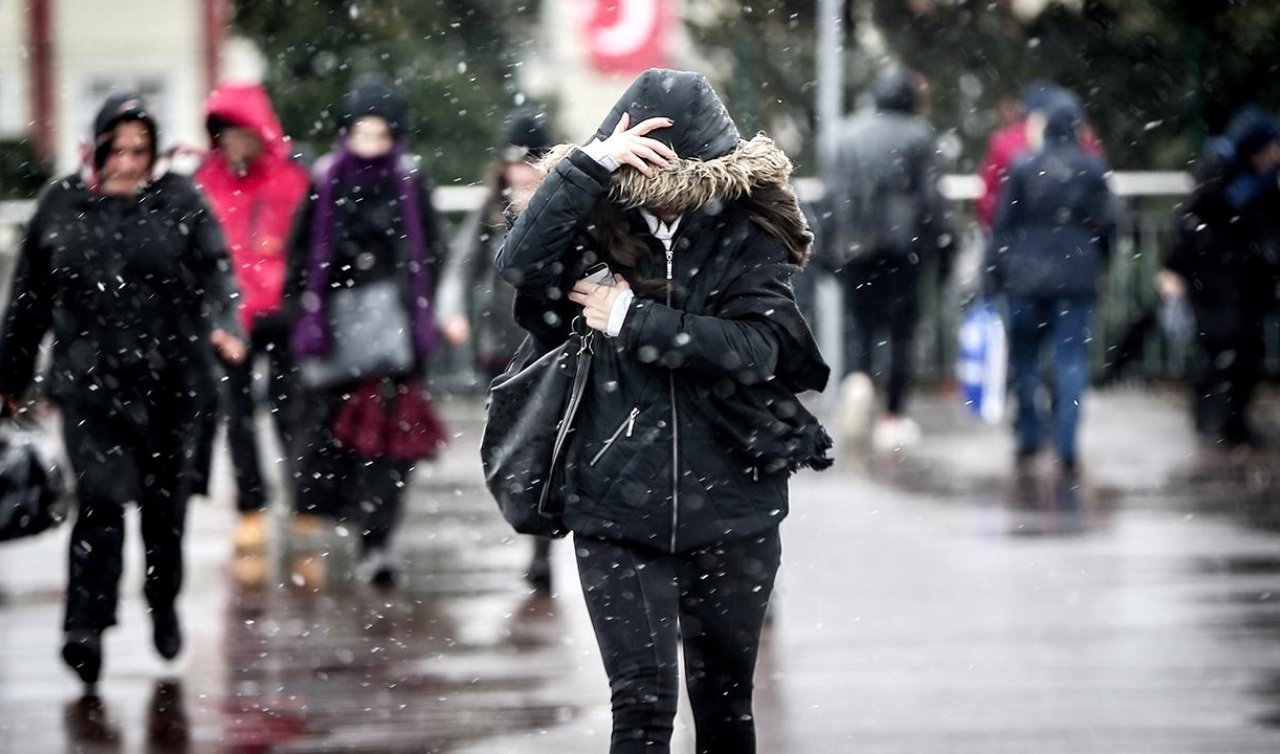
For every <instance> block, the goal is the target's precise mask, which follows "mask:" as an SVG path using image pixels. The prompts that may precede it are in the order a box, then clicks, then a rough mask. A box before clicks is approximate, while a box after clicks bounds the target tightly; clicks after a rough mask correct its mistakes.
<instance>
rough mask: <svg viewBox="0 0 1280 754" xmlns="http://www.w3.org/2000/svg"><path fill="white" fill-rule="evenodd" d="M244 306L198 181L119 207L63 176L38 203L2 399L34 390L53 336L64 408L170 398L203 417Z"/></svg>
mask: <svg viewBox="0 0 1280 754" xmlns="http://www.w3.org/2000/svg"><path fill="white" fill-rule="evenodd" d="M235 298H236V296H235V283H234V280H233V278H232V277H231V273H230V265H229V263H228V260H227V253H226V247H225V244H224V242H223V238H222V232H221V231H220V230H219V228H218V223H217V221H216V219H215V218H214V217H213V215H212V214H211V213H210V211H209V208H208V207H207V206H206V204H205V202H204V199H203V198H202V197H201V196H200V194H199V192H198V191H197V190H196V188H195V186H194V185H193V184H192V183H191V182H190V181H189V180H187V179H186V178H182V177H179V176H176V175H165V176H163V177H161V178H159V179H157V180H155V181H154V182H152V183H149V184H147V185H146V186H145V187H144V188H143V189H142V190H141V193H140V194H138V195H137V196H133V197H129V198H119V197H109V196H102V195H99V194H96V193H94V192H93V191H91V190H90V188H89V186H88V185H87V184H86V183H85V181H84V180H83V179H82V178H81V177H80V176H69V177H66V178H62V179H60V180H58V181H56V182H54V183H52V184H50V185H49V186H48V187H47V188H46V189H45V191H44V193H43V194H42V195H41V196H40V199H39V201H38V202H37V204H36V211H35V215H34V216H33V217H32V219H31V223H30V225H29V226H28V228H27V234H26V238H25V240H24V242H23V245H22V250H21V255H20V257H19V259H18V267H17V271H16V272H15V274H14V278H13V285H12V290H11V293H10V298H9V305H8V311H7V312H6V314H5V321H4V332H3V335H0V393H4V394H5V395H9V396H17V395H20V394H22V393H23V392H25V391H26V390H27V388H28V387H29V386H30V385H31V382H32V380H33V377H34V374H33V373H34V370H35V363H36V356H37V354H38V351H39V347H40V342H41V341H42V340H43V338H44V335H45V333H46V332H48V331H49V330H50V329H52V331H53V360H52V368H51V369H50V373H49V383H48V388H47V389H48V392H49V394H50V395H51V397H53V398H54V399H55V400H56V401H75V402H78V403H79V404H80V405H93V404H97V403H100V402H103V401H117V402H119V403H121V404H124V403H126V402H128V400H129V399H131V398H139V397H141V398H143V399H147V398H148V396H150V394H151V392H152V391H154V390H157V389H168V390H171V391H172V392H173V393H174V394H183V395H186V396H188V397H190V398H192V399H193V401H192V402H191V403H190V405H191V406H192V407H193V408H192V410H193V411H198V410H200V408H201V407H202V406H205V405H209V404H210V402H211V401H213V400H214V399H215V396H216V389H217V386H216V382H215V377H214V370H215V364H214V357H213V350H212V345H211V344H210V341H209V336H210V333H211V331H212V330H213V329H223V330H226V331H228V332H229V333H232V334H236V335H238V334H239V325H238V323H237V317H236V316H235V314H236V301H235ZM144 402H145V400H144Z"/></svg>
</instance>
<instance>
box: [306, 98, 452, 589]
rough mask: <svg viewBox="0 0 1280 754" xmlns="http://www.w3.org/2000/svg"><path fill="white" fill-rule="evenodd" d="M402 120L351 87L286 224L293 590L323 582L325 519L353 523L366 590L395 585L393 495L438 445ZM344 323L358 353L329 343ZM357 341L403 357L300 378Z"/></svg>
mask: <svg viewBox="0 0 1280 754" xmlns="http://www.w3.org/2000/svg"><path fill="white" fill-rule="evenodd" d="M408 118H409V112H408V103H407V101H406V100H405V97H404V94H403V92H402V91H401V90H400V89H399V87H397V86H395V85H394V84H393V83H392V82H391V81H390V80H389V79H387V78H385V77H382V76H376V75H375V76H366V77H362V78H361V79H360V80H358V81H357V82H356V83H355V85H354V86H353V88H352V89H351V91H350V92H348V93H347V95H346V97H345V99H344V100H343V103H342V109H341V118H340V128H339V141H338V146H337V148H336V149H335V150H334V151H333V152H332V153H330V154H329V155H326V156H325V157H323V158H322V159H321V160H320V161H318V162H317V164H316V168H315V176H314V179H313V183H312V187H311V192H310V195H309V198H308V200H307V201H306V202H304V204H303V209H302V211H301V213H300V215H299V217H298V220H297V222H296V224H295V234H294V237H293V241H292V248H291V249H290V258H289V276H288V280H287V282H286V288H285V289H286V296H287V297H288V299H289V301H290V302H293V304H292V307H291V308H293V309H294V311H295V320H294V323H293V329H292V334H291V347H292V351H293V355H294V357H295V358H296V359H298V360H299V370H300V372H299V379H300V381H301V382H302V387H301V388H300V390H299V396H298V400H300V401H301V402H302V407H301V410H300V411H299V412H298V414H297V416H298V417H299V420H298V423H297V425H296V426H295V427H294V433H295V444H296V446H297V451H296V452H297V453H298V454H299V460H298V463H299V468H298V473H297V478H298V488H297V491H296V495H295V501H294V505H295V512H296V514H297V515H295V517H294V520H293V527H292V528H293V536H294V539H295V545H297V549H296V551H295V555H294V558H293V563H292V571H293V572H292V576H291V578H292V579H293V581H294V583H296V584H298V585H300V586H303V587H304V588H310V589H315V588H319V587H320V586H322V585H323V584H324V582H325V576H326V574H325V569H324V561H323V559H322V558H323V553H322V552H320V551H319V549H318V548H319V546H320V544H321V542H322V535H323V532H324V530H325V528H326V526H325V523H324V521H325V520H326V519H327V520H336V521H343V522H345V521H350V522H353V523H354V524H355V525H356V528H357V530H358V531H359V533H360V545H361V558H362V570H363V572H364V574H365V575H366V576H367V577H368V579H369V580H370V581H371V582H372V583H375V584H378V585H391V584H393V583H394V582H395V581H396V578H397V575H398V568H397V565H396V563H397V561H396V559H395V557H394V556H393V554H392V551H391V543H392V536H393V534H394V532H395V528H396V525H397V523H398V521H399V518H400V509H401V502H402V499H403V497H404V491H405V488H406V487H407V486H408V484H409V477H410V475H411V473H412V471H413V469H414V466H415V464H416V463H417V462H418V461H420V460H422V459H424V458H426V457H429V456H431V455H432V454H434V452H435V451H436V450H437V449H438V447H439V446H440V445H441V444H442V443H443V441H444V437H443V434H442V430H441V428H440V426H439V425H438V423H437V422H436V421H435V415H434V411H433V409H432V407H431V404H430V402H429V400H428V399H427V397H426V393H425V387H424V384H423V375H424V373H425V369H426V365H427V360H428V358H429V357H430V355H431V353H432V351H433V350H434V348H435V345H436V340H437V329H436V321H435V318H434V313H433V309H432V302H433V299H434V298H435V282H436V281H437V280H438V279H439V272H440V268H441V266H442V263H443V261H444V259H445V258H446V256H447V246H446V242H445V238H444V233H443V229H442V226H441V221H440V219H439V218H438V217H437V215H436V212H435V208H434V205H433V203H432V184H431V181H430V178H429V177H428V175H427V173H426V171H425V170H424V169H423V167H422V166H421V165H420V164H419V162H418V160H417V159H416V158H415V157H413V156H412V155H410V154H409V153H408V152H407V151H406V149H407V139H408V128H409V123H408ZM344 313H346V314H350V315H352V316H355V317H358V318H359V319H361V320H364V321H365V322H366V323H370V324H372V325H373V326H374V328H375V329H374V330H373V331H370V332H369V333H368V337H369V338H370V339H371V343H369V344H359V343H356V344H352V343H343V342H341V341H340V336H341V335H342V332H340V328H341V329H342V330H343V331H346V330H347V329H348V328H352V327H357V328H358V326H359V324H360V323H359V322H351V321H347V320H343V319H342V318H341V315H343V314H344ZM387 323H397V324H387ZM365 345H369V346H371V347H373V348H375V349H385V350H387V351H388V353H387V356H388V357H392V356H394V355H395V354H393V353H391V352H392V351H395V352H397V353H398V352H401V351H403V353H404V355H405V358H404V360H403V361H402V362H401V363H400V364H399V365H398V366H391V365H390V364H391V361H394V359H391V360H390V361H388V362H387V363H388V366H386V367H385V368H384V369H382V371H380V372H377V373H367V374H361V375H360V376H359V377H358V378H348V379H340V380H338V381H336V382H330V383H327V384H320V383H317V382H313V381H311V380H310V379H309V378H308V370H309V368H310V367H309V365H311V366H316V367H317V369H318V370H320V371H323V370H325V369H332V368H342V367H343V365H340V364H338V365H336V366H335V364H334V363H333V361H334V360H336V359H338V358H340V357H341V356H342V354H343V353H344V348H345V346H365Z"/></svg>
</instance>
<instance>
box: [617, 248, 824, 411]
mask: <svg viewBox="0 0 1280 754" xmlns="http://www.w3.org/2000/svg"><path fill="white" fill-rule="evenodd" d="M748 248H749V249H750V251H749V252H747V253H744V254H743V255H742V258H741V260H740V261H738V262H736V263H735V264H736V266H737V268H738V271H737V274H736V275H734V276H733V277H732V279H731V280H730V281H729V282H728V283H727V284H726V285H725V287H724V289H723V292H722V293H721V294H720V295H719V296H718V297H717V302H716V304H715V306H714V313H713V314H691V313H689V312H686V311H682V310H680V309H677V308H674V307H670V306H667V305H665V304H663V303H659V302H656V301H650V300H645V299H640V298H636V299H635V301H634V302H633V303H632V308H631V311H630V313H629V314H628V316H627V319H626V321H625V323H624V324H623V328H622V332H621V333H620V334H619V337H620V338H621V339H622V342H623V344H624V345H625V347H626V348H628V349H630V350H631V351H632V352H633V353H635V355H636V358H637V359H639V360H640V361H641V362H642V363H650V364H654V365H656V366H660V367H664V368H667V369H678V370H685V371H688V372H692V373H697V374H700V375H704V376H707V377H711V378H720V377H730V378H731V379H733V380H735V381H737V382H740V383H742V384H746V385H752V384H756V383H759V382H764V381H767V380H770V379H772V378H774V377H777V376H783V375H782V372H783V371H784V369H783V365H784V362H786V363H792V362H797V361H801V360H810V359H809V358H808V355H807V352H808V351H809V349H811V348H812V335H811V334H810V333H809V331H808V325H806V324H805V322H804V318H803V316H802V315H801V314H800V311H799V308H798V307H797V306H796V302H795V296H794V294H793V292H792V288H791V277H792V275H793V274H794V273H795V272H796V271H797V269H798V268H797V267H796V266H795V265H793V264H791V263H790V262H789V261H788V257H787V252H786V249H785V248H784V247H783V246H782V244H781V243H779V242H777V241H776V240H774V239H772V238H769V237H766V236H765V235H764V233H763V232H762V231H760V232H757V234H756V235H755V236H754V237H753V238H752V239H751V240H749V241H748ZM814 355H815V356H816V350H815V354H814ZM798 356H799V358H797V357H798ZM812 361H816V362H819V363H820V358H816V359H813V360H812ZM823 368H825V365H824V366H823ZM814 377H817V375H814ZM793 381H796V382H800V383H803V382H804V379H803V378H801V379H799V380H793ZM821 381H822V382H823V383H825V382H826V375H825V374H823V375H821ZM800 387H801V388H803V389H811V388H810V386H809V385H805V384H800Z"/></svg>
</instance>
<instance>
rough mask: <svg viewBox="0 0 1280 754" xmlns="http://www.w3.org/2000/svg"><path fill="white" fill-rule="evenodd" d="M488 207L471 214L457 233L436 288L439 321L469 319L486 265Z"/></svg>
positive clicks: (436, 308) (436, 306)
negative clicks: (456, 318) (473, 299)
mask: <svg viewBox="0 0 1280 754" xmlns="http://www.w3.org/2000/svg"><path fill="white" fill-rule="evenodd" d="M487 206H488V205H486V206H484V207H480V208H479V209H477V210H475V211H473V212H471V213H469V214H468V215H467V218H466V220H464V221H463V223H462V227H461V228H460V229H459V230H458V235H457V239H458V240H457V241H456V242H455V243H454V245H453V252H452V254H450V256H449V259H448V260H446V261H445V264H444V272H443V274H442V275H441V277H440V284H439V286H438V287H437V289H436V300H435V311H436V316H437V317H439V318H440V319H444V318H446V317H453V316H459V315H461V316H466V314H467V312H468V311H469V310H470V306H469V304H468V302H469V301H470V300H471V297H472V295H473V294H472V291H474V290H475V288H476V286H478V285H479V284H480V278H481V271H482V269H483V263H484V262H485V260H484V256H485V244H484V239H485V237H486V236H485V233H484V222H483V221H482V219H481V218H482V217H484V216H485V215H486V214H487V212H486V210H487Z"/></svg>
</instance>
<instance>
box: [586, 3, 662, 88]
mask: <svg viewBox="0 0 1280 754" xmlns="http://www.w3.org/2000/svg"><path fill="white" fill-rule="evenodd" d="M672 2H675V0H590V2H589V3H587V5H588V7H589V12H588V15H587V21H586V24H585V27H584V30H585V32H586V37H587V53H588V56H589V57H590V58H591V63H592V65H593V66H594V67H595V69H596V70H597V71H599V72H600V73H620V74H633V73H639V72H641V71H643V70H645V69H646V68H665V67H667V65H668V63H667V35H668V28H669V25H670V21H671V8H670V6H671V3H672Z"/></svg>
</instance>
